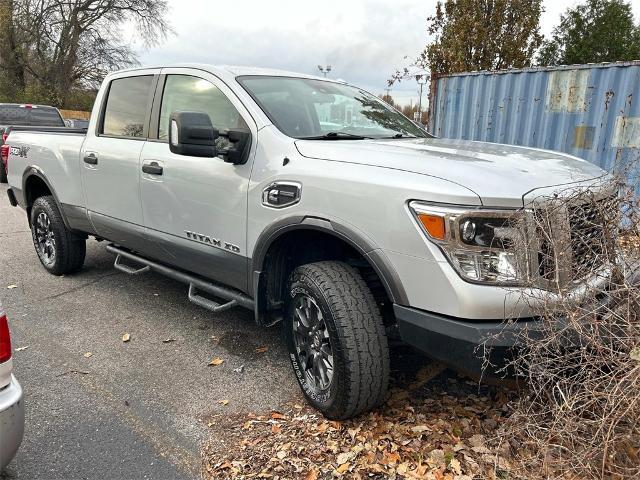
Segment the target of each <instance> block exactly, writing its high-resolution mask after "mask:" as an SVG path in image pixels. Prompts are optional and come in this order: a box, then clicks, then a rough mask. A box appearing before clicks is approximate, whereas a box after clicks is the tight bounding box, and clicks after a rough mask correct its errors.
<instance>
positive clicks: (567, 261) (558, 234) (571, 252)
mask: <svg viewBox="0 0 640 480" xmlns="http://www.w3.org/2000/svg"><path fill="white" fill-rule="evenodd" d="M553 210H554V213H553V214H549V212H548V210H544V209H538V210H536V211H535V213H534V218H535V224H536V227H535V229H536V238H537V261H538V263H537V273H538V275H539V278H540V280H541V281H542V282H543V283H544V284H547V285H548V286H549V287H551V286H552V285H551V284H553V285H567V284H569V283H577V282H579V281H581V280H583V279H584V278H585V277H588V276H590V275H593V274H594V273H595V272H596V271H597V270H598V269H599V268H601V267H603V266H604V265H606V264H607V262H608V258H609V256H610V255H612V254H613V253H614V248H613V243H612V241H611V238H613V236H612V235H608V234H607V232H606V231H605V228H606V225H615V224H616V223H615V220H614V216H617V210H618V207H617V197H615V196H614V197H608V198H604V199H601V200H588V201H586V202H585V203H575V202H572V204H571V205H569V206H568V207H567V208H566V209H565V208H555V209H553ZM549 232H551V234H549ZM609 244H611V245H609Z"/></svg>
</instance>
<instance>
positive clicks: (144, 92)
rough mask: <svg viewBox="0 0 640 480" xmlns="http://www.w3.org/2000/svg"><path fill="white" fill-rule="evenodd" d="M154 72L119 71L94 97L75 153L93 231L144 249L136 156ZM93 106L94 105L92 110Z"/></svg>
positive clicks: (143, 137) (144, 130)
mask: <svg viewBox="0 0 640 480" xmlns="http://www.w3.org/2000/svg"><path fill="white" fill-rule="evenodd" d="M158 73H159V70H140V71H136V72H135V73H132V72H128V73H123V74H121V75H120V76H118V75H117V76H114V77H113V78H112V79H110V82H109V84H108V85H106V86H105V87H104V88H103V89H102V95H101V97H100V98H98V99H96V108H95V109H94V112H93V115H94V116H97V117H98V119H97V122H96V124H95V125H93V126H92V128H91V129H90V131H89V132H88V133H87V139H86V140H85V142H84V145H83V147H82V151H81V152H80V157H81V158H80V165H81V166H80V169H81V172H82V174H81V176H82V183H83V188H84V195H85V199H86V208H87V212H88V215H89V218H90V219H91V222H92V223H93V225H94V227H95V229H96V232H97V233H98V235H100V236H103V237H104V238H106V239H108V240H111V241H113V242H116V243H118V244H120V245H123V246H126V247H128V248H131V249H134V250H137V251H140V252H145V251H146V250H147V248H148V244H147V242H146V241H145V237H144V221H143V217H142V206H141V204H140V154H141V153H142V147H143V146H144V143H145V141H146V137H147V134H148V131H149V119H150V113H151V105H152V102H153V94H154V92H155V86H156V84H157V81H158ZM96 109H98V110H97V111H96Z"/></svg>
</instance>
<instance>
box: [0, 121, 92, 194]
mask: <svg viewBox="0 0 640 480" xmlns="http://www.w3.org/2000/svg"><path fill="white" fill-rule="evenodd" d="M86 133H87V130H86V129H84V128H68V127H35V126H32V127H29V126H19V127H18V126H17V127H12V128H11V131H10V133H9V137H8V138H7V142H6V143H7V144H8V145H9V146H10V147H11V150H10V152H9V162H8V167H9V168H8V172H7V173H8V180H9V185H10V186H11V188H12V189H14V191H15V192H16V194H18V195H19V194H21V192H22V190H23V189H24V185H23V179H24V174H25V172H26V171H27V170H29V169H32V168H35V169H37V170H39V171H41V172H46V179H47V181H48V182H50V183H51V184H52V185H58V186H63V187H64V188H57V189H56V194H57V195H58V201H59V202H60V203H61V204H64V205H69V206H78V207H82V206H84V199H83V195H82V179H81V175H80V172H81V168H82V160H81V158H80V152H81V150H82V145H83V143H84V140H85V137H86Z"/></svg>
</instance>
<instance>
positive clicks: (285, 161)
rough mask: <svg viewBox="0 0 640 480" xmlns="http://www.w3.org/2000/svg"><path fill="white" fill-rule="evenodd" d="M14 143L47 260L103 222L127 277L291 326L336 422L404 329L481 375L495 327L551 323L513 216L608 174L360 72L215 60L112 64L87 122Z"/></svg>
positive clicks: (291, 344)
mask: <svg viewBox="0 0 640 480" xmlns="http://www.w3.org/2000/svg"><path fill="white" fill-rule="evenodd" d="M7 142H8V145H9V149H8V151H7V152H6V154H5V156H7V157H8V158H7V159H6V160H7V164H8V176H9V183H10V187H11V188H10V190H9V201H10V202H11V203H12V204H13V205H14V206H15V205H20V206H21V207H22V208H24V209H25V210H26V212H27V216H28V220H29V225H30V227H31V230H32V232H33V243H34V245H35V249H36V252H37V254H38V257H39V258H40V261H41V262H42V265H43V266H44V268H45V269H46V270H48V271H49V272H50V273H52V274H54V275H62V274H68V273H71V272H75V271H78V270H80V269H81V267H82V265H83V262H84V257H85V240H86V239H87V238H88V236H93V237H96V238H98V239H104V240H108V242H109V244H108V246H107V250H108V251H110V252H112V253H113V254H114V255H115V267H116V268H118V269H120V270H122V271H123V272H126V273H128V274H132V275H136V274H141V273H144V272H146V271H149V270H154V271H156V272H160V273H162V274H165V275H168V276H169V277H172V278H174V279H177V280H179V281H181V282H184V283H185V284H187V285H188V298H189V300H190V301H192V302H194V303H196V304H198V305H201V306H202V307H204V308H207V309H209V310H211V311H213V312H220V311H222V310H225V309H228V308H231V307H236V306H241V307H245V308H249V309H251V310H253V311H254V312H255V320H256V322H258V323H259V324H261V325H265V326H267V325H272V324H275V323H276V322H282V323H283V330H284V336H285V339H286V342H287V347H288V350H289V353H290V359H291V364H292V366H293V369H294V372H295V375H296V377H297V379H298V381H299V383H300V386H301V388H302V390H303V392H304V395H305V396H306V398H307V399H308V401H309V402H310V403H311V404H312V405H313V406H315V407H316V408H318V409H319V410H320V411H322V412H323V413H324V414H325V415H326V416H327V417H329V418H348V417H351V416H354V415H356V414H358V413H360V412H363V411H365V410H367V409H370V408H372V407H374V406H376V405H378V404H380V403H381V402H383V401H384V399H385V398H386V390H387V387H388V382H389V341H390V340H392V339H395V338H398V337H399V339H400V340H402V341H404V342H407V343H409V344H411V345H414V346H415V347H418V348H420V349H422V350H424V351H425V352H427V353H428V354H429V355H431V356H433V357H435V358H438V359H440V360H442V361H446V362H449V363H450V364H452V365H454V366H457V367H460V368H464V369H466V370H472V369H473V367H474V366H476V365H481V360H479V359H478V358H477V356H478V355H477V353H475V352H474V349H475V347H476V346H477V345H479V344H482V343H483V342H488V343H489V344H491V345H492V346H494V347H496V348H508V347H510V346H511V345H512V342H513V339H512V336H509V335H504V336H500V335H494V334H499V333H500V332H503V331H504V329H505V328H507V329H510V330H516V331H517V330H518V329H520V328H526V326H528V325H531V324H532V322H536V319H535V312H533V311H532V310H531V307H529V306H527V307H525V306H524V305H523V304H522V303H521V302H519V301H518V298H519V297H518V293H520V292H522V291H523V289H524V288H525V285H531V282H530V280H531V279H532V278H534V279H535V278H536V277H537V276H539V275H541V273H540V269H539V268H538V267H536V265H535V259H533V258H529V256H528V252H527V250H526V249H524V250H522V249H521V248H516V247H515V243H513V242H509V236H510V235H511V234H512V233H511V232H512V230H513V229H510V228H508V227H507V226H505V218H507V216H513V215H523V216H524V215H527V214H528V213H527V212H530V209H529V207H530V203H531V202H532V201H533V199H535V198H537V197H538V196H539V195H540V194H541V193H543V192H549V191H553V190H554V186H558V185H567V184H581V183H585V182H587V183H589V182H592V181H593V179H598V178H604V177H606V173H605V172H604V171H603V170H601V169H599V168H598V167H596V166H594V165H592V164H590V163H588V162H586V161H583V160H581V159H579V158H575V157H573V156H570V155H565V154H561V153H556V152H550V151H544V150H539V149H533V148H523V147H515V146H508V145H498V144H489V143H480V142H471V141H454V140H446V139H437V138H434V137H433V136H431V135H429V134H428V133H427V132H426V131H425V130H423V129H422V128H420V127H419V126H417V125H416V124H414V123H413V122H411V121H410V120H408V119H407V118H405V117H404V116H402V115H401V114H400V113H398V112H397V111H396V110H394V109H393V108H391V107H390V106H388V105H386V104H385V103H383V102H382V101H380V100H379V99H378V98H377V97H375V96H374V95H371V94H370V93H367V92H366V91H364V90H362V89H360V88H358V87H356V86H352V85H349V84H347V83H344V82H339V81H331V80H327V79H323V78H317V77H312V76H307V75H300V74H295V73H287V72H281V71H273V70H264V69H255V68H241V67H214V66H210V65H182V66H174V67H167V68H144V69H136V70H127V71H121V72H117V73H114V74H111V75H109V76H108V77H107V78H106V79H105V81H104V83H103V85H102V88H101V89H100V91H99V93H98V96H97V98H96V102H95V106H94V108H93V112H92V116H91V121H90V124H89V129H88V132H87V133H86V134H84V133H80V132H79V131H73V130H65V129H51V128H41V129H34V128H31V129H29V128H28V127H24V128H22V129H21V128H15V129H14V130H13V131H12V133H11V134H10V136H9V138H8V140H7ZM558 228H562V229H563V231H564V232H565V233H567V232H568V231H570V230H571V228H572V223H571V221H570V219H561V221H560V226H559V227H558ZM534 236H535V233H533V234H531V238H532V239H533V237H534ZM573 237H574V236H571V235H570V236H569V237H568V238H573ZM496 242H498V243H499V244H500V245H502V247H503V248H501V249H494V248H492V247H493V246H494V245H495V244H496ZM576 255H577V252H576ZM570 258H571V255H569V258H566V257H565V259H564V260H563V261H567V262H570V261H571V259H570ZM557 271H558V272H560V271H564V269H560V268H558V269H557ZM539 285H540V287H539V288H540V290H541V292H544V291H545V287H544V285H545V284H544V283H543V282H541V283H539ZM548 295H549V296H552V295H553V292H552V291H549V292H548ZM506 318H517V319H518V321H517V322H511V323H509V324H508V325H507V326H506V327H505V325H504V323H503V320H504V319H506Z"/></svg>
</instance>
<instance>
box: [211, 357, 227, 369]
mask: <svg viewBox="0 0 640 480" xmlns="http://www.w3.org/2000/svg"><path fill="white" fill-rule="evenodd" d="M223 363H224V360H223V359H221V358H220V357H216V358H214V359H213V360H211V361H210V362H209V365H213V366H214V367H217V366H218V365H222V364H223Z"/></svg>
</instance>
